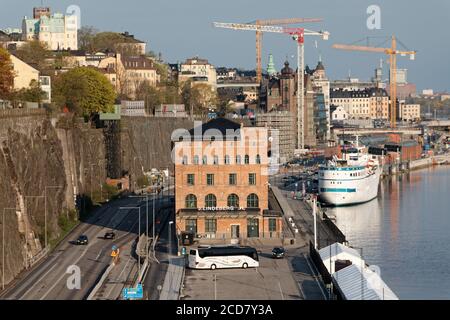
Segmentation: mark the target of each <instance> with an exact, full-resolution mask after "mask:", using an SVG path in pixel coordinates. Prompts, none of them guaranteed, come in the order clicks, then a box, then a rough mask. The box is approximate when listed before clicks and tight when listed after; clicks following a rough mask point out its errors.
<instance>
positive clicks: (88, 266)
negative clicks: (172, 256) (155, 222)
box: [1, 198, 152, 300]
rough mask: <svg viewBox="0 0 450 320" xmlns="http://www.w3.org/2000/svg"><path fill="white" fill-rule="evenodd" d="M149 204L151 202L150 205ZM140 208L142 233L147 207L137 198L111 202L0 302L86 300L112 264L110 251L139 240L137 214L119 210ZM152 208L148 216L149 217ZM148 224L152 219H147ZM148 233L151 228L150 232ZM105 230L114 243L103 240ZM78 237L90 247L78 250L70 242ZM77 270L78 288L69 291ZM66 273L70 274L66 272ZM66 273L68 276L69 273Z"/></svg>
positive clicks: (24, 275) (128, 210)
mask: <svg viewBox="0 0 450 320" xmlns="http://www.w3.org/2000/svg"><path fill="white" fill-rule="evenodd" d="M149 203H151V202H149ZM136 206H140V207H141V233H144V232H145V230H146V228H145V223H146V215H145V212H146V211H145V210H146V203H145V200H144V201H142V199H139V198H124V199H120V200H116V201H112V202H110V203H108V204H106V205H104V206H103V207H101V208H100V209H98V211H97V212H95V213H94V214H93V216H92V217H91V218H90V219H89V220H88V221H86V222H82V223H80V225H78V226H77V227H76V228H75V229H74V230H73V231H72V232H71V234H70V235H69V236H68V237H67V238H66V239H65V240H64V241H63V242H62V243H61V244H60V245H59V246H58V247H57V248H56V249H55V250H54V251H53V252H52V253H51V254H50V255H49V256H48V257H47V258H46V259H45V260H44V261H43V262H41V263H40V264H38V265H37V266H35V267H34V268H33V269H31V270H29V271H27V272H24V273H23V274H22V275H21V277H20V278H19V279H17V280H16V281H15V283H14V285H13V286H12V287H10V288H9V289H7V290H6V292H5V293H4V294H3V295H2V297H1V298H2V299H20V300H81V299H85V298H86V297H87V296H88V295H89V293H90V291H91V290H92V288H93V287H94V286H95V284H96V283H97V281H98V279H99V278H100V277H101V275H102V273H103V271H104V270H105V269H106V268H107V267H108V265H109V264H110V262H111V257H110V254H111V248H112V245H113V244H114V245H116V246H118V247H119V248H120V247H122V246H124V245H127V247H133V246H129V244H130V242H134V241H135V240H136V238H137V237H138V233H139V232H138V231H139V230H138V227H139V219H138V217H139V211H138V210H137V209H120V208H121V207H136ZM151 210H152V207H151V206H150V208H149V212H150V215H151ZM149 220H150V221H149V223H151V220H152V218H151V217H150V218H149ZM149 229H150V230H149V232H150V233H151V228H149ZM108 230H114V231H115V233H116V239H115V240H104V239H103V238H102V237H103V235H104V234H105V232H106V231H108ZM81 234H85V235H87V236H88V238H89V244H88V245H85V246H77V245H74V244H73V243H72V242H73V241H75V240H76V239H77V237H78V236H79V235H81ZM77 267H78V268H79V271H80V274H81V281H80V282H81V286H80V288H79V289H77V288H75V289H69V287H68V285H67V284H68V282H69V284H74V283H75V282H74V281H73V272H74V271H73V270H74V269H72V271H71V272H70V268H75V269H76V268H77ZM68 269H69V270H68ZM68 271H69V273H68Z"/></svg>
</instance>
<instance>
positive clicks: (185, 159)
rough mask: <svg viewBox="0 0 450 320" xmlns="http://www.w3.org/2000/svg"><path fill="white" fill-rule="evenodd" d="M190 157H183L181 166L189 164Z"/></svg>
mask: <svg viewBox="0 0 450 320" xmlns="http://www.w3.org/2000/svg"><path fill="white" fill-rule="evenodd" d="M187 162H188V157H187V156H183V160H182V162H181V164H188V163H187Z"/></svg>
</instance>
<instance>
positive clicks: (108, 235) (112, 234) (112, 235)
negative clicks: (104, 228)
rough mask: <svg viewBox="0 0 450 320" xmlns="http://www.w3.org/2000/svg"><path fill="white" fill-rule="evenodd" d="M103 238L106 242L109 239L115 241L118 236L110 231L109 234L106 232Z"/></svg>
mask: <svg viewBox="0 0 450 320" xmlns="http://www.w3.org/2000/svg"><path fill="white" fill-rule="evenodd" d="M103 238H104V239H105V240H107V239H111V240H112V239H115V238H116V234H115V233H114V232H113V231H108V232H106V233H105V235H104V236H103Z"/></svg>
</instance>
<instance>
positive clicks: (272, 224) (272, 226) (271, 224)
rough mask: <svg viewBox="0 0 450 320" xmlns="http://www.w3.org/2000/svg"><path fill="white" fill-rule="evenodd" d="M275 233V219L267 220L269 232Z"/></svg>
mask: <svg viewBox="0 0 450 320" xmlns="http://www.w3.org/2000/svg"><path fill="white" fill-rule="evenodd" d="M276 231H277V219H274V218H269V232H276Z"/></svg>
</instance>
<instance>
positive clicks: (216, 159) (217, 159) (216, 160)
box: [213, 156, 219, 164]
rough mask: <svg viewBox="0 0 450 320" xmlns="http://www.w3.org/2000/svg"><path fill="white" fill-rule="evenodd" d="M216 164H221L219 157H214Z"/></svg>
mask: <svg viewBox="0 0 450 320" xmlns="http://www.w3.org/2000/svg"><path fill="white" fill-rule="evenodd" d="M213 161H214V164H219V157H218V156H214V160H213Z"/></svg>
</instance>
